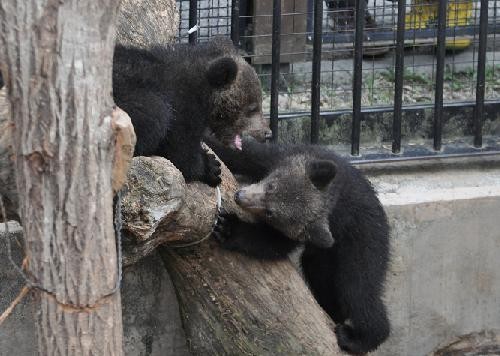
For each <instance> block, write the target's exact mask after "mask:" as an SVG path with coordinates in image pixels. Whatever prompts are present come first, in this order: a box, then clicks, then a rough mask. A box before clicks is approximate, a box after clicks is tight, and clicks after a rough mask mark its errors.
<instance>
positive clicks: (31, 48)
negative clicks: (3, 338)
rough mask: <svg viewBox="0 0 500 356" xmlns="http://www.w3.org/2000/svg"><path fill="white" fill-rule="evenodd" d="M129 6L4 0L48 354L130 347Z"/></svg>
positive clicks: (11, 90)
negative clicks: (118, 88) (121, 60)
mask: <svg viewBox="0 0 500 356" xmlns="http://www.w3.org/2000/svg"><path fill="white" fill-rule="evenodd" d="M118 3H119V0H102V1H97V0H87V1H83V0H66V1H59V0H34V1H25V0H2V2H1V3H0V16H1V20H2V26H1V28H2V32H1V33H0V39H1V48H2V50H3V53H2V57H1V58H0V63H2V64H4V67H3V68H2V73H3V74H4V77H5V79H6V84H7V89H8V97H9V101H10V112H11V120H12V121H11V122H12V123H13V125H14V126H13V135H12V136H13V151H14V167H15V171H16V182H17V191H18V194H19V212H20V217H21V221H22V223H23V224H22V225H23V229H24V236H25V240H26V255H27V258H28V264H29V266H28V273H27V274H28V276H29V277H28V278H29V279H30V280H32V281H33V283H34V284H36V286H37V288H35V291H36V293H37V295H36V298H35V300H36V305H35V310H36V311H37V312H36V320H37V323H36V324H37V336H38V345H39V346H38V352H39V353H40V354H41V355H59V354H60V355H63V354H75V355H89V354H106V355H121V354H122V321H121V305H120V293H119V291H118V290H115V286H116V285H117V283H119V281H117V276H118V273H117V265H118V263H119V261H117V254H116V245H115V233H114V229H113V223H112V221H113V206H112V201H113V191H112V168H113V157H114V142H115V139H114V130H113V118H116V116H117V115H120V113H119V112H116V113H115V112H113V101H112V98H111V64H112V54H113V44H114V32H115V31H114V21H115V17H116V12H117V6H118Z"/></svg>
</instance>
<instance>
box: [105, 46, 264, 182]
mask: <svg viewBox="0 0 500 356" xmlns="http://www.w3.org/2000/svg"><path fill="white" fill-rule="evenodd" d="M113 97H114V100H115V102H116V104H117V105H118V106H119V107H120V108H122V109H123V110H125V111H126V112H127V113H128V114H129V116H130V117H131V119H132V124H133V125H134V129H135V132H136V135H137V144H136V146H135V152H134V155H136V156H152V155H156V156H162V157H165V158H167V159H169V160H170V161H171V162H172V163H173V164H174V165H175V166H176V167H177V168H178V169H179V170H180V171H181V172H182V174H183V175H184V178H185V179H186V181H188V182H190V181H194V180H197V181H202V182H205V183H207V184H209V185H211V186H216V185H218V184H219V183H220V177H219V175H220V164H219V162H218V161H217V160H216V159H215V157H214V156H213V155H211V154H207V153H206V152H204V151H203V149H202V147H201V139H202V136H203V135H204V134H206V133H207V131H210V132H211V133H213V134H214V135H215V136H216V137H217V138H218V139H219V140H221V141H222V142H223V143H224V144H226V145H233V146H239V145H240V144H241V140H240V136H239V135H240V134H241V132H242V131H243V130H244V129H245V128H246V127H247V126H249V125H250V126H251V125H255V122H259V121H263V119H262V106H261V101H262V98H261V87H260V82H259V79H258V77H257V74H256V73H255V71H254V70H253V68H252V67H251V66H250V65H249V64H248V63H246V62H245V61H244V59H243V58H242V57H241V56H239V55H238V54H237V52H236V49H235V48H234V46H233V45H232V42H231V41H230V40H226V39H223V38H216V39H213V40H211V41H210V42H207V43H203V44H198V45H189V44H176V45H171V46H166V47H155V48H151V49H149V50H144V49H138V48H133V47H124V46H121V45H118V46H116V48H115V54H114V58H113Z"/></svg>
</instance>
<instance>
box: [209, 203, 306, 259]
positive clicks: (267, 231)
mask: <svg viewBox="0 0 500 356" xmlns="http://www.w3.org/2000/svg"><path fill="white" fill-rule="evenodd" d="M213 234H214V237H215V238H216V239H217V240H218V241H219V243H220V244H221V245H222V247H224V248H225V249H227V250H232V251H237V252H240V253H242V254H244V255H247V256H250V257H256V258H261V259H268V260H276V259H284V258H287V257H288V254H289V253H290V252H292V251H293V250H294V249H295V248H296V247H297V246H298V244H299V243H298V242H297V241H293V240H290V239H289V238H287V237H286V236H284V235H283V234H282V233H280V232H279V231H277V230H275V229H273V228H271V227H270V226H269V225H267V224H265V223H261V222H256V223H248V222H245V221H241V220H240V219H239V218H238V217H237V216H236V215H235V214H227V213H225V212H222V213H221V214H220V216H219V219H218V221H217V225H216V226H215V228H214V233H213Z"/></svg>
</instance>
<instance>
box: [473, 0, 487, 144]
mask: <svg viewBox="0 0 500 356" xmlns="http://www.w3.org/2000/svg"><path fill="white" fill-rule="evenodd" d="M487 34H488V0H481V12H480V15H479V49H478V61H477V82H476V106H475V108H474V147H477V148H480V147H481V146H482V145H483V115H484V91H485V74H486V41H487Z"/></svg>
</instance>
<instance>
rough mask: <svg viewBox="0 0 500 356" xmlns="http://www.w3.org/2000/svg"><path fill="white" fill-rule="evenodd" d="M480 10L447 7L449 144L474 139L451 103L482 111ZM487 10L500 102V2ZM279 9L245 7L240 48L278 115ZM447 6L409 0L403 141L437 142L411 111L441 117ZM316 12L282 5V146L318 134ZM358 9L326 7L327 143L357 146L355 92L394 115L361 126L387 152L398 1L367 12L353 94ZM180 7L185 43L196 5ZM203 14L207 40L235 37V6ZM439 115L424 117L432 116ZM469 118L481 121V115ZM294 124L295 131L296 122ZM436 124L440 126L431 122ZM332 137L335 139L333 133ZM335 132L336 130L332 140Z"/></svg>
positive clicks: (346, 3)
mask: <svg viewBox="0 0 500 356" xmlns="http://www.w3.org/2000/svg"><path fill="white" fill-rule="evenodd" d="M480 3H481V1H480V0H448V1H447V4H446V31H445V49H446V53H445V57H444V62H443V63H444V73H443V81H442V87H443V107H444V109H443V110H444V118H443V121H444V122H443V125H444V126H443V138H444V139H445V140H446V139H448V138H450V137H461V136H463V137H465V136H468V135H471V132H470V131H471V126H472V124H471V123H470V122H468V121H467V120H468V119H467V120H466V119H463V120H462V119H460V120H450V118H449V116H450V115H449V113H448V111H447V110H448V109H447V108H448V107H449V106H450V105H451V106H456V105H460V104H463V105H464V108H469V107H470V105H471V103H472V104H473V103H475V98H476V89H477V88H476V86H477V83H476V79H477V66H478V48H479V17H480V8H481V5H480ZM483 3H484V2H483ZM487 3H488V26H487V36H486V58H485V83H484V88H485V94H484V97H485V100H486V102H488V101H499V99H500V63H499V58H498V57H499V53H498V51H499V49H498V45H497V37H498V33H500V26H499V21H500V18H499V16H498V11H499V4H500V0H493V1H491V0H490V1H488V2H487ZM272 4H273V1H264V0H240V1H239V10H240V14H239V15H240V16H239V45H240V48H241V50H242V53H243V54H244V55H245V56H246V58H247V60H248V61H249V62H250V63H252V64H253V65H254V66H255V68H256V70H257V71H258V73H259V77H260V79H261V82H262V86H263V109H264V110H265V112H266V113H269V112H270V111H271V108H270V105H271V100H270V99H271V54H272V41H271V39H272V22H273V21H272ZM439 4H440V1H439V0H407V1H406V6H405V14H404V18H405V31H404V68H403V81H402V109H403V110H404V114H403V115H402V118H401V121H402V123H401V125H402V128H401V133H402V135H403V140H404V139H405V137H406V138H407V137H410V136H411V137H412V138H413V139H415V138H417V137H418V136H420V137H422V138H425V139H431V138H432V127H431V126H432V124H429V122H427V121H425V120H424V121H422V120H421V119H419V118H418V117H417V118H415V117H410V116H409V115H410V114H409V112H416V111H411V110H409V111H408V110H407V109H408V108H411V107H413V106H421V105H424V106H425V105H428V108H429V110H430V111H431V112H432V111H433V110H432V109H433V107H434V103H435V99H436V80H437V64H438V62H437V37H438V36H437V35H438V33H437V25H438V13H439V11H438V10H439ZM313 5H314V1H313V0H307V1H305V0H287V1H285V0H283V1H282V11H281V35H280V38H281V55H280V56H281V57H280V58H281V66H280V74H279V81H278V82H279V94H278V99H277V110H278V112H279V117H280V120H281V121H280V127H283V130H282V129H280V133H282V134H283V135H284V137H283V138H281V137H280V140H291V141H295V140H298V141H304V142H308V140H309V138H310V135H311V132H310V127H309V125H310V114H311V94H312V92H311V80H312V77H313V73H312V72H313V70H312V68H313V66H312V57H313V37H314V33H313V25H314V22H313V18H314V12H313ZM355 5H356V1H355V0H326V1H324V2H323V21H322V41H323V42H322V48H321V65H320V71H321V73H320V76H319V77H320V90H319V93H320V94H319V97H320V98H319V102H320V112H321V115H322V122H321V123H320V130H321V131H322V133H321V135H320V140H319V141H320V142H323V143H325V141H324V138H325V137H327V136H329V137H330V139H329V140H328V142H326V143H328V144H332V141H335V142H336V143H342V144H350V143H351V142H350V140H351V138H350V136H351V132H350V130H351V127H350V125H351V124H352V122H351V120H352V117H351V116H349V115H350V113H352V110H353V96H354V95H353V93H354V92H358V93H359V92H360V93H361V108H362V111H363V113H364V112H371V111H373V110H375V111H377V110H378V109H379V108H384V107H387V108H388V110H387V111H388V112H389V114H390V115H389V114H388V115H385V114H383V115H382V114H381V116H382V118H380V119H379V121H380V122H379V123H378V124H377V123H374V122H376V121H377V119H374V122H369V120H364V119H363V120H362V122H361V138H360V139H361V141H362V143H363V141H364V142H368V141H373V140H375V141H377V142H379V143H383V144H385V143H387V142H389V143H390V141H391V139H392V138H391V135H392V132H393V130H392V121H391V120H392V116H391V115H392V113H391V110H393V108H394V105H395V102H394V98H395V96H394V91H395V81H396V74H397V73H396V72H397V71H396V69H395V53H396V51H395V49H396V35H397V30H396V29H397V18H398V2H397V1H395V2H391V1H386V0H368V1H367V2H366V11H365V14H364V16H363V17H364V33H363V60H362V70H361V71H360V73H358V74H361V84H360V85H359V87H357V86H354V87H353V78H354V76H355V72H356V70H355V69H354V68H355V67H354V61H353V58H354V44H355V43H354V39H355V16H356V13H355ZM178 6H179V8H180V10H181V18H182V21H181V24H180V34H181V35H182V34H183V33H185V32H186V31H187V21H188V19H187V17H186V16H187V15H188V7H189V1H180V2H178ZM198 7H199V9H198V18H199V25H200V32H199V40H200V41H204V40H206V39H208V38H209V37H211V36H213V35H227V36H229V35H230V31H231V23H230V22H231V21H230V20H231V1H230V0H229V1H228V0H201V1H198ZM181 39H185V37H181ZM438 94H439V93H438ZM354 97H355V96H354ZM438 97H439V95H438ZM464 110H465V111H467V110H469V109H464ZM407 111H408V112H407ZM490 111H491V110H490ZM467 112H468V111H467ZM330 114H331V115H330ZM431 114H432V113H431ZM431 114H428V113H424V114H420V115H423V116H426V117H427V116H429V115H431ZM486 114H488V113H486ZM486 114H485V115H486ZM329 115H330V117H333V116H335V120H334V121H336V124H335V125H333V126H335V127H334V128H332V127H333V126H331V125H330V126H329V121H328V120H327V117H328V116H329ZM332 115H333V116H332ZM412 115H413V114H412ZM488 115H489V114H488ZM469 116H470V117H472V114H470V115H469ZM363 117H364V116H363ZM292 118H293V119H292ZM331 120H333V119H331ZM331 120H330V121H331ZM285 121H287V123H285ZM292 121H293V122H295V124H292V123H291V122H292ZM430 121H431V123H432V119H431V120H430ZM469 121H472V120H469ZM486 121H487V122H486ZM485 122H486V125H485V127H484V129H485V130H486V131H485V133H486V134H491V133H492V132H493V133H495V129H494V127H496V126H499V125H498V120H496V117H491V118H488V119H486V118H485ZM293 125H295V129H290V127H289V126H293ZM377 125H378V126H381V127H379V128H378V129H380V130H381V132H379V133H378V134H377V135H378V136H377V137H373V133H374V132H375V131H376V130H378V129H375V128H374V127H375V126H377ZM419 125H420V126H419ZM495 125H496V126H495ZM382 126H383V127H382ZM417 126H419V127H417ZM287 127H288V128H287ZM290 130H292V131H293V130H295V131H293V132H291V131H290ZM325 130H326V131H327V132H326V133H324V131H325ZM332 130H333V131H335V132H333V133H332ZM382 131H383V132H382ZM409 131H411V134H410V132H409ZM396 132H397V131H396ZM321 137H323V140H322V139H321Z"/></svg>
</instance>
